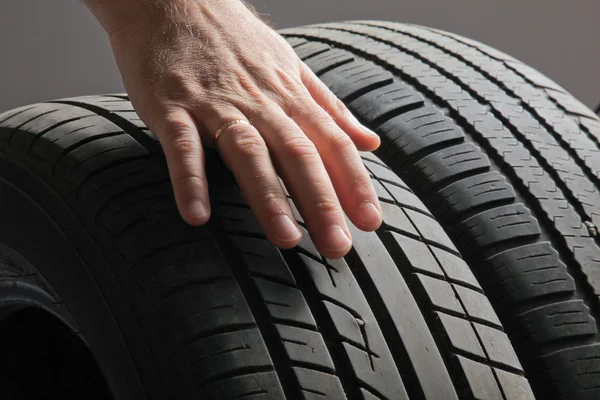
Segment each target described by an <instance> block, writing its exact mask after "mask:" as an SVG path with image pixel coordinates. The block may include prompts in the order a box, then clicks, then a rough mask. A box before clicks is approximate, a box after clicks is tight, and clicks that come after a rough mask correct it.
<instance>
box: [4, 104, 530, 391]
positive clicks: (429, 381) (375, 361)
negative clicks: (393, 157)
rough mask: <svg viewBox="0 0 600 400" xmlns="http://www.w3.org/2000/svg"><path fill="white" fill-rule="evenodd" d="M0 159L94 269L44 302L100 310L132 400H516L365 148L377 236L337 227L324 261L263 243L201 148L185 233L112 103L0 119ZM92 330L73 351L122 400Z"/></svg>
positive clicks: (419, 219)
mask: <svg viewBox="0 0 600 400" xmlns="http://www.w3.org/2000/svg"><path fill="white" fill-rule="evenodd" d="M0 151H1V157H0V159H1V160H2V161H3V162H4V163H5V164H6V165H8V166H11V165H12V166H14V168H20V169H23V170H26V171H27V172H28V174H29V175H30V176H29V177H27V176H26V175H23V174H22V175H18V176H19V177H18V178H15V177H16V176H17V175H10V174H8V172H7V171H8V167H7V168H5V169H2V170H0V176H1V177H2V179H4V180H6V181H10V180H11V179H12V180H14V182H12V185H14V186H15V187H18V188H21V190H23V191H24V193H28V190H30V189H28V188H32V187H42V186H43V187H45V188H46V189H47V190H50V191H51V192H52V193H53V196H56V197H58V198H60V199H61V202H62V205H61V206H60V207H63V208H65V209H69V212H70V213H71V214H70V216H69V217H68V218H67V216H64V215H62V214H60V213H58V211H57V210H58V209H59V208H60V207H59V206H58V205H56V206H54V205H53V203H50V202H48V203H47V204H46V203H45V202H43V201H38V204H37V206H38V207H40V208H43V209H44V210H45V213H46V214H47V215H48V216H49V217H51V218H52V219H53V220H54V224H55V228H56V229H59V230H60V231H62V235H64V237H65V239H64V240H65V241H66V243H67V244H69V245H70V246H72V247H74V248H77V250H78V251H79V253H80V254H81V257H82V259H83V260H93V259H94V258H95V259H99V260H104V262H102V263H97V264H93V263H92V262H89V263H88V264H87V265H86V267H85V268H87V269H89V271H90V275H91V276H93V277H94V279H95V280H96V284H97V285H98V289H99V291H98V292H97V293H96V292H94V291H91V290H90V291H85V292H82V291H81V290H78V288H77V284H76V282H77V280H76V278H74V275H73V274H74V273H70V272H69V271H70V269H65V270H64V271H61V277H60V278H56V277H53V276H48V277H47V280H48V282H49V285H50V286H52V287H54V286H56V287H58V286H60V285H59V283H60V282H65V281H69V280H71V281H74V282H75V283H74V284H72V285H70V287H71V289H69V288H68V287H67V288H64V287H63V288H62V289H61V290H62V292H61V293H57V294H58V296H59V297H60V298H62V299H63V300H64V299H66V298H68V297H69V296H70V297H71V298H72V297H73V296H74V293H67V292H69V291H73V292H77V296H80V299H81V296H83V298H86V297H90V299H92V298H93V299H94V300H96V301H101V302H102V303H104V304H106V305H107V307H108V308H109V309H110V311H111V312H112V313H113V318H114V322H115V323H116V324H117V325H118V326H119V327H120V334H121V335H122V342H123V343H124V345H126V346H127V347H128V349H129V355H128V356H127V357H130V358H129V360H132V361H131V362H132V363H133V364H134V365H135V373H136V374H137V375H138V376H139V381H135V382H134V381H131V382H129V383H127V385H135V384H138V385H139V386H140V387H138V388H137V390H138V393H142V392H145V395H139V396H140V397H139V398H143V397H147V398H156V399H166V398H173V399H192V398H193V399H197V398H202V399H233V398H235V399H253V400H255V399H283V398H288V399H297V398H304V399H321V398H327V399H344V398H348V399H359V398H360V399H390V400H392V399H393V400H399V399H408V398H411V399H457V398H461V399H515V398H519V399H530V398H533V395H532V393H531V389H530V387H529V384H528V382H527V380H526V379H525V378H524V377H523V371H522V368H521V366H520V363H519V361H518V359H517V356H516V354H515V352H514V350H513V348H512V347H511V344H510V342H509V340H508V337H507V336H506V334H504V332H503V330H502V327H501V324H500V321H499V320H498V318H497V316H496V314H495V313H494V311H493V309H492V307H491V305H490V303H489V301H488V300H487V298H486V297H485V295H484V294H483V292H482V290H481V287H480V286H479V284H478V282H477V280H476V279H475V277H474V276H473V274H472V273H471V271H470V269H469V267H468V266H467V265H466V264H465V262H464V261H463V260H462V259H461V258H460V255H459V253H458V252H457V250H456V248H455V247H454V245H453V244H452V242H451V241H450V239H449V238H448V236H447V235H446V234H445V233H444V231H443V230H442V228H441V227H440V225H439V224H438V223H437V222H436V221H435V220H434V219H433V217H432V216H431V215H430V213H429V211H427V209H426V208H425V207H424V205H423V204H422V202H421V201H420V200H419V199H418V198H417V197H416V196H415V195H414V194H413V193H412V192H411V191H410V190H409V189H408V188H407V187H406V185H405V184H404V183H403V182H402V180H400V179H399V178H398V176H397V175H396V174H395V173H393V172H392V171H391V170H390V169H389V168H388V167H386V166H385V165H383V163H382V162H381V161H380V160H379V159H378V158H377V157H376V156H374V155H372V154H370V153H363V157H364V163H365V166H366V167H367V169H368V170H369V171H370V172H371V174H372V178H373V182H374V184H375V185H376V187H377V190H378V193H379V196H380V199H381V202H382V206H383V209H384V225H383V226H382V227H381V228H380V229H379V230H378V231H377V232H376V233H366V232H362V231H358V230H357V229H355V228H354V227H353V226H352V224H351V223H350V221H348V223H349V225H350V226H352V229H353V230H352V234H353V238H354V248H353V249H352V251H351V253H350V254H349V255H348V256H347V257H346V258H345V259H339V260H332V259H324V258H322V257H321V255H320V254H319V253H318V252H317V251H316V249H315V247H314V245H313V244H312V242H311V241H310V240H309V237H308V233H307V232H306V231H304V240H303V241H302V243H301V244H300V245H299V246H297V247H296V248H294V249H292V250H287V251H283V252H280V251H279V250H278V249H277V248H275V247H274V246H272V245H270V244H269V243H268V241H267V240H266V239H265V236H264V234H263V232H262V231H261V229H260V226H259V225H258V222H257V221H256V219H255V218H254V215H253V213H252V211H251V210H250V209H249V208H248V205H247V203H246V201H245V199H244V198H243V196H242V195H241V193H240V191H239V189H238V187H237V185H236V184H235V182H234V180H233V176H232V175H231V173H230V172H229V171H228V170H227V169H226V168H225V166H224V165H223V163H222V162H221V160H220V158H219V157H218V155H216V154H215V153H214V151H213V150H212V149H208V148H207V149H206V152H207V159H206V163H207V164H206V165H207V168H206V169H207V173H208V180H209V185H210V186H209V190H210V198H211V202H212V210H213V213H212V216H211V219H210V221H209V223H208V224H206V225H204V226H202V227H197V228H193V227H190V226H188V225H187V224H185V223H184V222H183V220H182V219H181V218H180V217H179V215H178V213H177V210H176V206H175V202H174V199H173V193H172V189H171V186H170V182H169V180H168V171H167V168H166V161H165V159H164V155H163V153H162V151H161V150H160V146H159V145H158V142H157V141H156V139H155V138H154V135H153V134H152V133H151V132H149V131H148V130H147V129H146V128H145V126H144V125H143V124H142V123H141V121H140V120H139V118H137V116H136V114H135V113H134V112H133V110H132V107H131V104H130V103H129V101H127V100H126V97H124V96H120V95H115V96H90V97H84V98H74V99H64V100H59V101H56V102H48V103H41V104H37V105H34V106H28V107H23V108H20V109H16V110H12V111H10V112H7V113H4V114H1V115H0ZM11 168H12V167H11ZM23 176H24V177H23ZM46 189H45V190H46ZM29 197H30V198H33V197H35V196H29ZM38 197H39V196H38ZM24 203H25V201H24ZM23 207H25V205H23V206H22V207H21V206H15V207H14V208H15V210H14V211H11V210H10V209H5V210H4V212H11V213H12V214H13V215H19V214H18V213H19V212H22V210H25V208H23ZM295 212H296V214H297V217H298V219H299V221H300V222H301V223H302V221H301V218H300V216H299V215H298V213H297V211H295ZM71 219H72V220H71ZM77 224H81V225H82V227H84V229H85V232H84V233H81V232H78V231H76V230H75V226H76V225H77ZM15 229H16V228H15ZM32 229H33V228H32ZM81 241H86V243H87V244H86V245H85V246H84V245H82V244H81V243H79V242H81ZM32 264H33V265H34V267H35V266H36V265H35V263H32ZM56 270H57V269H56V268H55V269H54V271H55V272H56ZM58 270H59V271H60V269H58ZM63 286H64V285H63ZM0 297H1V296H0ZM0 300H1V299H0ZM81 302H83V299H81V301H79V302H78V301H72V302H71V303H69V302H67V301H66V300H65V306H66V308H67V309H69V308H70V307H74V306H75V303H77V304H80V303H81ZM88 311H89V315H94V312H95V311H94V310H88ZM103 329H108V327H107V328H102V327H97V328H95V329H94V332H90V331H86V329H85V327H83V326H82V327H81V334H82V336H83V337H84V338H88V337H89V338H92V337H93V338H94V340H88V343H89V346H90V347H91V348H92V351H93V352H95V353H96V354H97V359H98V360H99V362H100V367H101V368H103V369H104V373H105V375H106V377H107V381H108V382H109V384H110V385H111V389H112V391H113V393H114V395H115V397H116V398H132V397H128V395H125V394H124V393H125V390H127V393H133V392H135V391H136V389H134V388H131V387H128V388H127V389H124V388H123V387H122V386H120V385H121V384H124V383H119V379H118V376H115V372H114V371H112V370H111V369H110V367H107V365H108V364H103V363H102V360H103V359H107V358H110V357H104V356H105V355H106V354H103V353H106V352H110V351H111V348H110V347H109V348H107V347H106V346H105V345H103V344H102V343H101V338H98V336H101V333H102V330H103ZM94 333H95V334H94ZM115 340H116V339H115ZM116 342H119V341H118V340H116ZM119 343H120V342H119ZM115 351H117V349H116V348H115ZM119 354H120V355H121V354H123V353H122V352H120V353H119ZM136 382H137V383H136Z"/></svg>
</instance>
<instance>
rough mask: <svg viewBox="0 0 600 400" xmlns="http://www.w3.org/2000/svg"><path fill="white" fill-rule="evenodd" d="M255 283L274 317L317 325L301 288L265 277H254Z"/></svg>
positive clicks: (280, 319)
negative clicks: (268, 279)
mask: <svg viewBox="0 0 600 400" xmlns="http://www.w3.org/2000/svg"><path fill="white" fill-rule="evenodd" d="M254 283H256V286H257V287H258V290H259V291H260V294H261V296H262V298H263V300H264V302H265V304H266V305H267V308H268V309H269V313H270V314H271V317H272V318H273V319H275V320H278V321H292V322H298V323H302V324H306V325H310V326H315V325H316V322H315V320H314V318H313V316H312V315H311V313H310V311H309V310H308V305H307V304H306V300H305V299H304V295H303V294H302V292H301V291H300V290H298V289H296V288H293V287H289V286H285V285H282V284H279V283H275V282H271V281H267V280H265V279H263V278H254ZM292 318H293V319H292Z"/></svg>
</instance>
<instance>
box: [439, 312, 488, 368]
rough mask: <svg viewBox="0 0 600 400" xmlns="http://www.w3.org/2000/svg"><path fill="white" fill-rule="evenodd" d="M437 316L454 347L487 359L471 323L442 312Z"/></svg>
mask: <svg viewBox="0 0 600 400" xmlns="http://www.w3.org/2000/svg"><path fill="white" fill-rule="evenodd" d="M436 315H437V316H438V318H439V319H440V321H442V324H443V326H444V330H445V331H446V334H447V335H448V338H449V339H450V343H451V344H452V346H454V347H455V348H457V349H459V350H462V351H464V352H466V353H469V354H472V355H473V356H476V357H480V358H485V354H484V352H483V349H482V348H481V345H480V344H479V340H478V339H477V336H476V335H475V331H474V330H473V326H471V324H470V323H469V321H467V320H464V319H461V318H457V317H454V316H452V315H448V314H444V313H442V312H436Z"/></svg>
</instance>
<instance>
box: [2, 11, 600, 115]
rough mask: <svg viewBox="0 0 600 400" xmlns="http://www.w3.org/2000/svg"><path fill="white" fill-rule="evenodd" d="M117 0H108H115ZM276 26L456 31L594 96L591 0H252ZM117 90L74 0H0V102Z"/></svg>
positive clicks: (99, 40)
mask: <svg viewBox="0 0 600 400" xmlns="http://www.w3.org/2000/svg"><path fill="white" fill-rule="evenodd" d="M117 1H118V0H117ZM251 3H252V4H254V5H255V6H256V7H257V9H258V10H259V11H260V12H261V13H265V14H269V15H270V17H269V18H270V19H271V20H272V21H273V22H274V23H275V24H276V25H277V27H280V28H284V27H291V26H298V25H302V24H309V23H314V22H328V21H339V20H346V19H387V20H394V21H408V22H412V23H417V24H421V25H427V26H432V27H436V28H440V29H445V30H449V31H452V32H456V33H459V34H462V35H465V36H468V37H471V38H474V39H477V40H479V41H482V42H484V43H487V44H490V45H492V46H494V47H496V48H499V49H500V50H503V51H505V52H507V53H509V54H511V55H513V56H515V57H516V58H519V59H521V60H522V61H524V62H525V63H527V64H529V65H531V66H533V67H535V68H537V69H539V70H540V71H542V72H543V73H544V74H546V75H548V76H549V77H550V78H551V79H553V80H555V81H557V82H558V83H559V84H560V85H562V86H563V87H565V88H566V89H568V90H569V91H570V92H571V93H573V94H574V95H575V96H576V97H578V98H579V99H580V100H582V101H583V102H584V103H586V104H588V105H589V106H595V105H596V103H597V102H599V101H600V78H599V77H598V75H599V73H600V24H599V23H598V21H599V19H600V1H598V0H504V1H500V0H496V1H493V0H412V1H410V0H393V1H392V0H387V1H386V0H253V1H251ZM121 91H123V87H122V84H121V80H120V76H119V72H118V71H117V69H116V66H115V63H114V60H113V58H112V52H111V49H110V46H109V44H108V41H107V39H106V37H105V35H104V32H103V31H102V29H101V28H100V26H99V25H98V23H97V22H96V21H95V20H94V18H93V17H92V16H91V14H90V13H89V12H88V11H87V9H86V8H85V7H84V6H83V5H82V4H80V3H79V2H78V1H77V0H3V1H2V3H1V4H0V111H2V110H6V109H9V108H12V107H16V106H20V105H24V104H28V103H32V102H37V101H43V100H50V99H54V98H60V97H70V96H77V95H85V94H99V93H111V92H112V93H114V92H121Z"/></svg>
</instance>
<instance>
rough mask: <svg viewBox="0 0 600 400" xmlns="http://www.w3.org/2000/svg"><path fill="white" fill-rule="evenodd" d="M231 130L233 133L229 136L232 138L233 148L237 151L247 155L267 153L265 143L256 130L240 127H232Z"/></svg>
mask: <svg viewBox="0 0 600 400" xmlns="http://www.w3.org/2000/svg"><path fill="white" fill-rule="evenodd" d="M229 129H230V130H231V132H230V133H229V135H228V136H229V137H231V142H232V147H233V149H234V150H235V151H237V152H239V153H241V154H246V155H256V154H262V153H264V152H265V150H266V145H265V141H264V139H263V138H262V136H260V135H259V134H258V132H256V131H255V130H254V129H249V128H247V127H238V126H232V127H231V128H229Z"/></svg>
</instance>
